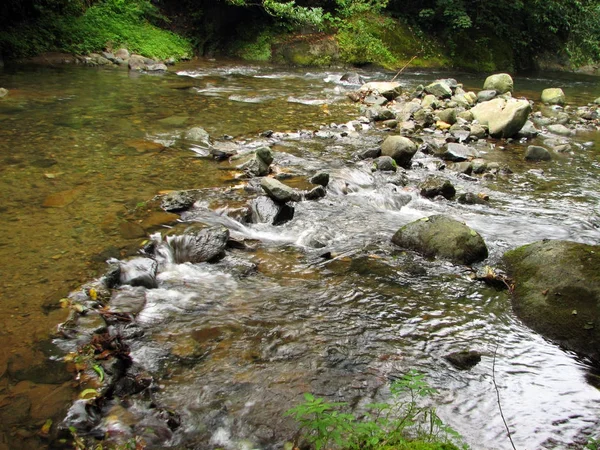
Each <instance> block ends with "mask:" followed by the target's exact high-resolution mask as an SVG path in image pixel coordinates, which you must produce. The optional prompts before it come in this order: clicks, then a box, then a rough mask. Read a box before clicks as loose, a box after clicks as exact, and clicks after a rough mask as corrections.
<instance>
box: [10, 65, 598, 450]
mask: <svg viewBox="0 0 600 450" xmlns="http://www.w3.org/2000/svg"><path fill="white" fill-rule="evenodd" d="M343 73H344V71H343V70H317V69H314V70H307V69H288V68H281V67H270V66H250V65H242V64H239V63H237V62H228V61H218V62H217V61H205V62H201V63H198V62H194V63H186V64H183V65H178V66H176V67H175V68H174V69H172V70H170V72H169V73H168V74H165V75H148V74H134V73H128V72H127V71H121V70H107V69H92V68H82V67H43V68H42V67H23V66H17V67H7V68H5V69H4V71H2V72H0V86H1V87H5V88H7V89H9V95H8V96H7V97H6V98H4V99H1V100H0V156H1V158H2V165H1V167H0V187H1V192H2V204H1V205H0V208H1V209H0V211H1V215H0V227H1V228H0V231H1V233H0V247H1V248H2V252H1V254H0V258H1V259H2V260H1V263H0V265H1V267H2V278H1V280H0V296H1V298H2V300H3V301H2V306H3V308H2V310H1V312H0V317H1V320H2V327H1V329H0V337H1V339H2V344H3V345H2V346H1V350H0V376H1V378H0V416H1V417H2V419H3V420H2V423H3V425H2V427H3V429H2V432H3V435H2V439H0V446H4V447H6V448H17V447H16V446H17V444H16V443H17V442H18V443H19V445H18V446H19V448H40V446H43V445H47V444H46V442H47V441H45V440H44V438H43V437H39V436H38V434H37V433H38V431H39V430H40V429H41V427H42V425H43V424H44V423H45V421H46V419H48V418H52V419H53V421H54V422H53V424H54V426H56V425H57V424H58V423H59V422H60V420H62V417H64V414H65V412H66V411H67V409H68V408H69V407H70V406H71V404H72V401H73V400H74V399H75V398H76V396H77V394H78V392H79V389H78V386H77V385H76V384H75V385H74V384H73V381H72V379H71V377H72V374H70V373H68V372H67V370H66V369H65V368H64V367H62V365H60V363H58V360H59V359H60V357H61V356H63V351H64V350H69V349H68V345H62V344H61V345H56V344H57V342H56V341H55V339H56V337H57V335H56V327H57V325H58V324H59V323H60V322H63V321H64V320H65V319H66V314H67V312H66V311H65V310H64V309H61V308H60V307H59V301H60V299H61V298H63V297H66V296H67V295H68V294H69V292H71V291H72V290H74V289H77V288H78V287H79V286H80V285H81V284H83V283H85V282H87V281H90V280H92V279H94V278H96V277H97V276H99V275H100V274H101V273H103V271H104V270H105V269H106V261H107V260H108V259H110V258H117V259H124V258H127V257H129V256H132V255H135V254H137V253H138V252H139V249H140V248H141V246H142V245H143V243H144V242H145V241H147V240H148V238H149V235H150V234H151V233H155V232H157V231H158V232H163V233H164V232H166V230H167V229H168V228H169V227H171V226H173V224H174V221H175V219H173V218H172V217H171V218H169V217H164V216H161V215H159V214H157V213H155V212H154V211H153V210H150V208H149V207H147V202H148V201H149V200H150V199H152V198H153V197H154V196H155V195H157V194H159V193H161V192H166V191H170V190H180V189H199V190H201V194H202V195H201V200H200V201H198V202H196V204H195V206H194V208H192V209H191V210H190V211H188V212H186V213H184V214H183V215H182V217H181V219H180V220H183V221H189V222H193V221H199V222H202V223H207V224H222V225H225V226H226V227H227V228H228V229H229V230H230V232H231V233H232V235H234V236H235V237H237V238H239V239H240V240H252V241H253V242H255V246H254V247H253V250H252V251H251V252H245V253H240V254H239V255H237V256H238V257H239V258H242V259H243V260H245V261H247V262H250V263H252V264H255V265H256V267H257V272H256V273H254V274H252V275H250V276H243V277H240V276H236V275H235V274H233V273H232V272H231V270H230V268H228V267H226V266H219V265H208V264H200V265H189V264H168V263H166V262H165V264H164V265H163V266H162V269H161V273H160V277H159V282H160V284H159V288H158V289H155V290H153V291H154V292H149V293H146V294H144V295H146V307H145V309H144V310H143V311H142V312H141V313H140V315H139V317H138V322H139V323H140V326H141V327H142V328H143V330H144V335H143V337H142V338H140V339H139V340H137V341H136V344H135V346H133V348H132V356H133V358H134V361H136V363H137V364H138V365H139V366H140V367H141V368H143V369H144V370H145V371H146V373H149V374H152V375H153V376H154V377H155V379H156V380H157V385H158V386H157V390H156V392H155V394H154V395H155V396H156V401H157V402H158V403H160V404H161V405H163V406H164V407H165V408H168V409H171V410H176V411H177V412H178V413H179V415H180V416H181V426H180V427H178V428H177V430H175V431H172V432H169V433H166V432H165V434H164V435H160V436H158V435H157V436H149V437H148V439H151V440H152V443H153V445H155V446H158V447H160V446H165V447H166V446H179V447H186V448H211V447H214V448H217V447H224V448H280V446H281V445H282V444H283V442H285V441H286V440H289V439H291V438H292V436H291V434H293V431H294V430H293V423H291V422H290V419H289V418H284V417H283V413H284V412H285V410H286V409H288V408H289V407H291V406H293V405H295V404H297V403H298V402H299V401H301V399H302V393H304V392H312V393H314V394H315V395H319V396H323V397H326V398H327V399H329V400H332V401H346V402H349V403H350V404H351V405H353V406H356V407H360V405H364V404H365V403H367V402H369V401H373V400H376V401H385V400H386V399H388V398H389V382H390V380H393V379H395V378H398V377H399V376H401V375H402V374H404V373H406V372H407V371H408V370H410V369H416V370H419V371H421V372H423V373H425V374H426V376H427V379H428V381H429V382H430V384H431V385H432V386H434V387H435V388H436V389H437V390H438V391H439V394H438V395H437V396H435V397H434V398H432V399H431V401H432V402H433V403H434V404H435V405H436V406H437V408H438V413H439V415H440V417H441V418H442V419H443V420H444V421H445V422H446V423H448V424H449V425H451V426H452V427H453V428H454V429H456V430H457V431H458V432H460V433H461V434H462V435H463V437H464V439H465V441H466V442H467V443H468V444H469V445H470V446H471V447H472V448H474V449H508V448H511V447H510V442H509V441H508V439H507V436H506V430H505V428H504V424H503V422H502V418H501V416H500V414H499V412H498V404H497V399H496V392H495V390H494V387H493V380H492V366H495V368H494V378H495V381H496V382H497V384H498V387H499V394H500V398H501V402H502V407H503V410H504V414H505V418H506V421H507V423H508V424H509V428H510V430H511V434H512V437H513V440H514V441H515V444H516V445H517V448H548V449H554V448H556V449H559V448H583V445H584V444H585V441H586V439H587V436H588V435H590V434H592V433H594V432H596V431H597V430H598V418H599V417H600V393H599V392H598V389H597V387H595V386H598V384H599V383H598V378H597V374H596V373H595V372H594V370H593V368H592V367H591V366H590V364H589V363H588V362H586V361H585V360H582V359H580V358H578V357H577V356H576V355H574V354H571V353H568V352H565V351H563V350H562V349H560V348H559V347H557V346H556V345H554V344H552V343H550V342H548V341H546V340H544V339H543V338H541V337H540V336H539V335H537V334H536V333H534V332H533V331H531V330H530V329H529V328H527V327H526V326H524V325H523V324H522V323H521V322H520V321H519V320H518V319H517V318H516V317H515V316H514V314H513V313H512V310H511V304H510V297H509V295H508V294H507V293H506V292H505V291H497V290H495V289H493V288H490V287H487V286H485V285H484V284H481V283H478V282H475V281H473V280H472V279H471V277H470V276H469V275H470V272H469V271H468V270H466V269H465V268H464V267H460V266H454V265H452V264H449V263H444V262H441V261H431V260H426V259H423V258H420V257H418V256H416V255H414V254H411V253H407V252H401V251H398V249H395V248H394V246H393V245H392V244H391V243H390V238H391V236H392V235H393V233H394V232H395V231H396V230H397V229H398V228H399V227H400V226H402V225H404V224H406V223H408V222H410V221H413V220H415V219H418V218H422V217H425V216H428V215H431V214H435V213H444V214H447V215H450V216H452V217H455V218H458V219H460V220H462V221H465V222H466V223H467V224H468V225H469V226H471V227H472V228H473V229H475V230H476V231H478V232H479V233H480V234H481V235H482V236H483V238H484V239H485V241H486V242H487V244H488V247H489V250H490V258H489V260H488V261H486V263H487V264H489V265H492V266H493V265H495V264H497V263H498V261H499V258H500V256H501V255H502V254H503V253H504V252H505V251H506V250H508V249H511V248H515V247H517V246H519V245H523V244H526V243H530V242H533V241H536V240H540V239H545V238H548V239H568V240H574V241H578V242H585V243H592V244H597V243H598V241H599V238H600V231H599V229H598V227H599V226H600V216H599V212H598V200H599V197H600V194H599V192H600V186H599V183H600V181H599V180H600V178H599V177H598V171H599V170H600V164H599V163H598V152H599V150H598V149H599V147H598V144H599V143H600V138H599V135H598V132H597V131H587V132H581V133H578V134H577V136H576V137H575V138H574V139H573V151H571V152H569V153H566V154H563V155H561V156H560V157H559V158H556V159H554V160H553V161H552V162H549V163H539V162H526V161H524V160H523V151H524V144H523V143H519V142H518V141H515V142H511V143H507V142H505V141H489V142H487V143H486V145H485V149H484V153H485V155H484V157H485V159H486V160H488V161H492V162H498V163H500V164H506V165H508V166H509V167H510V169H511V171H512V174H505V175H502V176H498V177H494V178H490V179H478V180H476V181H473V180H469V179H466V178H462V177H460V176H458V174H454V173H452V172H449V173H448V174H447V175H448V177H449V178H450V179H451V180H452V182H453V183H454V184H455V186H456V187H457V188H458V189H459V190H460V191H463V192H473V193H476V194H479V193H482V194H485V195H488V196H489V197H490V203H489V205H463V204H459V203H457V202H455V201H452V202H447V201H443V202H442V201H435V200H428V199H425V198H422V197H421V196H420V195H419V194H418V191H417V190H416V189H415V188H414V186H415V185H416V183H417V182H418V181H419V180H421V179H423V178H424V177H425V176H426V175H427V174H428V173H430V172H431V171H432V169H431V168H432V167H433V165H434V161H433V159H432V158H431V157H429V156H427V155H423V154H417V156H416V157H415V164H414V165H413V168H412V169H411V170H410V171H408V173H407V177H408V179H409V183H408V185H407V186H406V187H404V188H398V186H395V185H390V183H389V180H388V179H387V178H385V177H384V176H382V175H381V174H379V173H373V172H372V171H371V162H369V161H361V160H357V158H356V157H355V155H356V152H357V151H360V150H363V149H365V148H370V147H377V146H378V145H379V143H380V142H381V140H382V139H383V138H384V137H385V136H387V135H389V134H390V133H393V132H390V131H384V130H381V129H377V127H375V128H370V129H368V130H365V131H364V132H361V133H359V135H358V136H355V135H353V134H346V135H343V133H340V132H339V128H338V127H337V126H338V125H339V124H344V123H346V122H348V121H350V120H353V119H355V118H356V117H358V116H359V110H358V106H357V105H356V104H354V103H352V102H350V101H349V100H348V99H347V97H346V92H347V91H349V90H351V89H352V87H350V86H347V85H346V84H344V83H343V82H341V81H340V78H341V76H342V74H343ZM360 73H361V75H362V76H363V77H364V78H365V79H368V80H379V79H390V78H391V77H393V75H394V74H390V73H383V72H376V71H366V70H365V71H361V72H360ZM448 76H452V77H453V78H456V79H457V80H458V81H459V82H461V83H463V84H464V86H465V90H471V89H473V90H479V89H481V86H482V85H483V80H484V78H485V77H484V76H473V75H468V74H457V73H452V74H450V73H435V72H423V73H420V72H406V73H403V74H402V75H401V76H400V77H399V81H400V82H401V83H402V85H403V86H404V88H405V90H406V91H411V90H412V89H414V88H415V87H416V86H417V85H418V84H426V83H428V82H430V81H433V80H435V79H437V78H443V77H448ZM556 85H559V86H561V87H562V88H563V89H564V91H565V93H566V95H567V99H568V101H569V104H570V105H576V106H579V105H585V104H587V103H589V102H591V101H593V100H594V99H595V98H597V97H599V96H600V87H598V86H597V81H596V79H594V78H586V77H576V76H558V75H541V76H540V75H536V76H531V77H517V78H515V96H525V97H527V98H530V99H532V100H534V101H536V102H539V94H540V92H541V90H542V89H543V88H546V87H553V86H556ZM332 124H334V126H332ZM197 126H201V127H203V128H205V129H206V130H207V131H208V132H209V133H210V135H211V136H212V137H213V138H214V139H217V140H219V141H220V142H223V143H234V144H235V145H237V146H239V147H242V148H256V147H257V146H260V145H269V146H270V147H271V148H272V150H273V151H274V153H275V162H274V165H275V166H276V167H278V168H280V169H281V170H282V171H283V172H287V173H289V174H290V177H291V178H290V179H289V180H291V181H290V182H292V183H298V184H299V185H302V180H303V177H302V176H296V177H294V176H293V175H294V174H304V173H305V172H314V171H318V170H326V171H327V172H329V173H330V177H331V180H332V181H331V183H330V186H329V187H328V189H327V195H326V197H325V198H323V199H321V200H319V201H314V202H301V203H298V204H297V206H296V211H295V217H294V219H293V220H292V221H290V222H288V223H286V224H284V225H281V226H272V225H267V224H254V225H249V224H245V223H240V221H239V220H236V219H235V214H232V213H231V211H232V210H235V208H236V206H239V203H243V202H244V201H246V199H247V197H248V195H247V194H246V193H245V191H244V186H245V184H246V182H247V180H243V179H240V178H237V177H236V173H235V171H234V170H233V169H234V166H233V165H232V164H231V163H229V162H228V161H221V162H219V161H215V160H213V159H210V158H205V157H202V156H203V155H204V154H203V149H202V148H199V147H197V146H194V145H193V144H191V143H189V142H187V141H186V140H185V139H181V135H182V133H184V132H185V131H186V130H188V129H190V128H192V127H197ZM269 130H270V131H273V132H275V134H274V135H271V134H270V133H265V132H266V131H269ZM318 130H321V132H320V133H315V131H318ZM261 134H262V135H261ZM540 139H541V138H540ZM216 205H217V206H216ZM325 252H329V254H330V255H332V257H329V258H323V257H322V256H323V254H324V253H325ZM53 341H55V342H53ZM61 349H62V350H61ZM463 349H473V350H477V351H479V352H481V353H482V355H483V357H482V360H481V362H480V363H479V364H478V365H477V366H475V367H474V368H472V369H471V370H469V371H460V370H457V369H456V368H454V367H453V366H452V365H450V364H449V363H448V362H447V361H446V360H445V359H444V356H445V355H446V354H448V353H450V352H453V351H457V350H463ZM56 364H58V365H56ZM50 373H51V374H52V375H49V374H50ZM134 409H135V408H134ZM138 413H139V414H140V417H143V415H144V409H143V408H142V407H140V408H139V409H138ZM114 415H116V416H117V417H118V418H119V420H125V419H123V416H122V415H119V414H114ZM137 419H139V417H137V418H136V420H137ZM146 425H147V424H146ZM148 426H149V425H148ZM132 430H133V429H131V430H129V431H128V432H132ZM123 438H124V439H125V438H127V433H124V435H123ZM244 446H246V447H244Z"/></svg>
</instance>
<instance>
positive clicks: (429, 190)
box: [419, 176, 456, 200]
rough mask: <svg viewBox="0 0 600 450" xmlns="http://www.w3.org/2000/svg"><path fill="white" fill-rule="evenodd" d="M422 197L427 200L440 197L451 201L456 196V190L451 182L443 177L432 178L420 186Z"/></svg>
mask: <svg viewBox="0 0 600 450" xmlns="http://www.w3.org/2000/svg"><path fill="white" fill-rule="evenodd" d="M419 189H420V192H421V195H422V196H423V197H426V198H434V197H437V196H438V195H441V196H443V197H444V198H446V199H448V200H451V199H452V198H453V197H454V195H455V194H456V189H455V188H454V186H453V185H452V183H451V182H450V181H449V180H446V179H444V178H441V177H436V176H430V177H428V178H427V179H426V180H425V181H423V182H422V183H420V184H419Z"/></svg>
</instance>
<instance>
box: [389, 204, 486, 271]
mask: <svg viewBox="0 0 600 450" xmlns="http://www.w3.org/2000/svg"><path fill="white" fill-rule="evenodd" d="M392 242H393V243H394V244H396V245H398V246H400V247H402V248H406V249H409V250H414V251H416V252H418V253H420V254H422V255H423V256H436V257H439V258H443V259H448V260H450V261H452V262H454V263H457V264H473V263H476V262H479V261H483V260H484V259H485V258H487V256H488V249H487V246H486V245H485V242H484V240H483V238H482V237H481V236H480V235H479V233H477V232H476V231H475V230H472V229H471V228H469V227H468V226H467V225H465V224H464V223H462V222H459V221H457V220H454V219H452V218H450V217H447V216H444V215H441V214H440V215H435V216H430V217H425V218H423V219H419V220H416V221H414V222H411V223H409V224H407V225H405V226H403V227H402V228H400V229H399V230H398V231H397V232H396V234H394V236H393V237H392Z"/></svg>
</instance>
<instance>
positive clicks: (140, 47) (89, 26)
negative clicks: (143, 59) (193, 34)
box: [0, 0, 192, 59]
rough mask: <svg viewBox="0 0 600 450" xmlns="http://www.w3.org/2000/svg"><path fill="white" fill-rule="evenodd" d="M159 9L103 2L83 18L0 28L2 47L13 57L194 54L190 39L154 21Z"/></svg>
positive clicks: (118, 0) (49, 19)
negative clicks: (110, 52)
mask: <svg viewBox="0 0 600 450" xmlns="http://www.w3.org/2000/svg"><path fill="white" fill-rule="evenodd" d="M152 12H154V13H155V14H157V13H156V11H155V10H154V9H153V7H152V5H151V4H150V3H149V2H146V1H145V0H137V1H130V2H123V1H121V0H104V1H102V2H99V3H96V4H95V5H94V6H92V7H90V8H88V9H87V10H86V11H85V13H83V14H82V15H80V16H59V15H54V14H50V15H46V16H43V17H40V18H39V19H37V20H35V21H33V22H29V23H24V24H23V23H22V24H19V25H18V26H14V27H12V28H9V29H7V30H4V31H2V32H0V46H1V47H3V48H4V49H5V50H4V51H5V54H7V55H8V56H10V57H24V56H31V55H35V54H39V53H42V52H46V51H63V52H69V53H76V54H86V53H90V52H94V51H101V50H104V49H111V48H119V47H126V48H128V49H129V50H130V51H132V52H135V53H141V54H143V55H145V56H148V57H152V58H158V59H166V58H169V57H175V58H182V57H186V56H191V53H192V48H191V45H190V43H189V41H187V40H186V39H184V38H182V37H181V36H178V35H176V34H174V33H171V32H169V31H166V30H162V29H160V28H158V27H156V26H154V25H152V24H151V23H150V22H149V21H148V20H147V18H146V16H147V15H148V14H150V13H152Z"/></svg>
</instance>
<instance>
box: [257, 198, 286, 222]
mask: <svg viewBox="0 0 600 450" xmlns="http://www.w3.org/2000/svg"><path fill="white" fill-rule="evenodd" d="M250 208H251V222H252V223H270V224H271V225H281V224H283V223H285V222H288V221H290V220H292V219H293V218H294V208H293V207H292V206H289V205H286V204H281V203H277V202H276V201H275V200H273V199H272V198H270V197H265V196H261V197H257V198H255V199H254V200H252V202H251V203H250Z"/></svg>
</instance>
